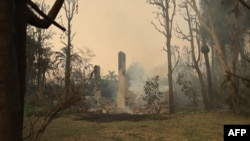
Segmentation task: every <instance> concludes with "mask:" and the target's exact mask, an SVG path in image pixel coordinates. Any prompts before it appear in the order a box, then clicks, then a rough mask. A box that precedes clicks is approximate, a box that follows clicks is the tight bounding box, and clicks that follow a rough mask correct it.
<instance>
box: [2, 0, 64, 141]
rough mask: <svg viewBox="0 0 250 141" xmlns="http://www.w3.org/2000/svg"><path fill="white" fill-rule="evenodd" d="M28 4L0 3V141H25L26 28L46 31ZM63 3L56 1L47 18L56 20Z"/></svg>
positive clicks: (45, 22)
mask: <svg viewBox="0 0 250 141" xmlns="http://www.w3.org/2000/svg"><path fill="white" fill-rule="evenodd" d="M28 2H30V1H27V0H2V1H0V11H1V12H0V42H1V45H0V68H1V69H0V115H1V116H0V140H1V141H22V129H23V109H24V94H25V78H26V77H25V72H26V48H25V47H26V26H27V24H28V23H30V24H32V25H35V26H38V27H41V28H47V27H49V26H50V25H51V21H48V20H45V19H39V18H38V17H36V16H35V14H34V13H32V12H31V10H30V9H29V8H28V7H27V3H28ZM63 2H64V0H57V1H56V3H55V4H54V6H53V7H52V9H51V11H50V13H49V14H48V17H49V18H50V19H51V20H54V18H55V17H56V15H57V13H58V12H59V10H60V8H61V6H62V4H63Z"/></svg>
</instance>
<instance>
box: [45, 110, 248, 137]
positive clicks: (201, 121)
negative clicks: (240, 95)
mask: <svg viewBox="0 0 250 141" xmlns="http://www.w3.org/2000/svg"><path fill="white" fill-rule="evenodd" d="M107 116H108V115H105V116H104V117H105V118H108V117H107ZM116 116H117V115H116ZM154 116H155V115H154ZM166 116H167V118H165V119H161V118H154V119H148V118H145V119H144V118H142V119H138V120H134V119H133V120H129V119H128V120H126V118H124V119H121V118H119V120H115V119H114V120H113V121H112V115H110V118H111V119H110V120H100V119H101V118H102V115H98V121H97V122H96V121H95V120H94V119H92V120H84V119H81V120H74V119H75V117H74V118H72V117H63V118H57V119H55V120H54V121H53V122H52V123H51V124H50V125H49V126H48V129H47V130H46V132H45V133H44V135H43V136H42V139H41V141H223V125H224V124H250V118H249V117H242V116H238V115H235V114H232V113H228V112H185V113H183V112H182V113H177V114H173V115H166ZM116 118H117V117H116ZM128 118H131V117H128ZM132 118H133V117H132Z"/></svg>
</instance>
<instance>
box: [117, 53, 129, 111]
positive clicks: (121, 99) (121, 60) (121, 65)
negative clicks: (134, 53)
mask: <svg viewBox="0 0 250 141" xmlns="http://www.w3.org/2000/svg"><path fill="white" fill-rule="evenodd" d="M118 79H119V85H118V87H119V88H118V95H117V106H118V108H122V109H123V108H125V95H126V92H127V77H126V55H125V53H124V52H122V51H120V52H119V53H118Z"/></svg>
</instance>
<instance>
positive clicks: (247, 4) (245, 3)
mask: <svg viewBox="0 0 250 141" xmlns="http://www.w3.org/2000/svg"><path fill="white" fill-rule="evenodd" d="M239 1H240V3H241V4H242V5H243V6H245V7H246V8H248V9H250V5H249V3H247V2H245V1H244V0H239Z"/></svg>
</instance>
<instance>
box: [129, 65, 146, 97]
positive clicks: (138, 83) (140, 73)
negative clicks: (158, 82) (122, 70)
mask: <svg viewBox="0 0 250 141" xmlns="http://www.w3.org/2000/svg"><path fill="white" fill-rule="evenodd" d="M127 76H128V89H129V90H130V91H132V92H133V93H134V94H136V96H137V98H138V97H139V96H141V95H142V94H143V93H144V89H143V86H144V84H145V81H146V74H145V70H144V68H143V67H142V66H140V65H139V63H137V62H135V63H132V64H131V65H130V66H129V67H128V70H127Z"/></svg>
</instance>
